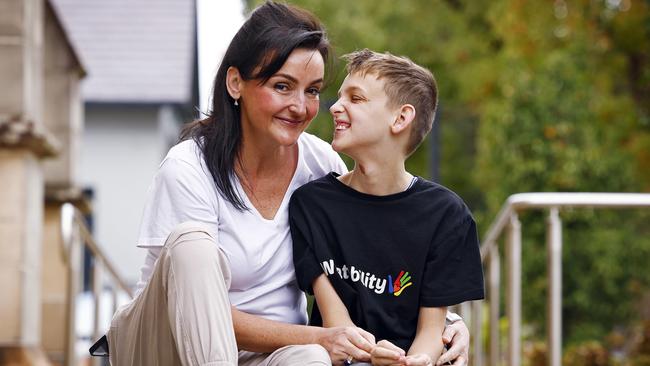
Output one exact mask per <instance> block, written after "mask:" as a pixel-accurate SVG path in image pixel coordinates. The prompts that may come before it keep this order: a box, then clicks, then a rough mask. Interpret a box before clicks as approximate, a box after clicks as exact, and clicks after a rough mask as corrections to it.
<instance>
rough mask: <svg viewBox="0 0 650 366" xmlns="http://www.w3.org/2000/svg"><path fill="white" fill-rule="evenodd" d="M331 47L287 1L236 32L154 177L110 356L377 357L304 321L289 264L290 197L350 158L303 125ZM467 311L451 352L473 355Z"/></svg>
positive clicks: (240, 360) (361, 341)
mask: <svg viewBox="0 0 650 366" xmlns="http://www.w3.org/2000/svg"><path fill="white" fill-rule="evenodd" d="M329 54H330V46H329V43H328V40H327V38H326V36H325V32H324V30H323V28H322V26H321V25H320V23H319V21H318V20H317V19H316V18H315V17H314V16H313V15H311V14H310V13H308V12H306V11H304V10H302V9H298V8H295V7H291V6H288V5H283V4H277V3H272V2H268V3H266V4H264V5H262V6H260V7H259V8H257V9H256V10H255V11H254V12H253V13H252V14H251V16H250V18H249V19H248V20H247V21H246V23H244V25H243V26H242V27H241V29H240V30H239V31H238V32H237V34H236V35H235V37H234V38H233V40H232V42H231V44H230V46H229V47H228V50H227V51H226V54H225V56H224V59H223V61H222V64H221V66H220V68H219V71H218V72H217V76H216V79H215V83H214V94H213V98H212V103H213V104H212V111H211V114H210V116H209V117H208V118H206V119H204V120H202V121H198V122H196V123H194V124H191V125H189V126H188V127H187V128H186V129H185V130H184V132H183V136H182V137H183V139H184V141H183V142H181V143H179V144H178V145H176V146H174V147H173V148H172V149H171V150H170V151H169V153H168V155H167V157H166V158H165V159H164V160H163V162H162V163H161V165H160V168H159V171H158V173H157V174H156V177H155V179H154V182H153V185H152V187H151V189H150V192H149V197H148V200H147V204H146V206H145V210H144V214H143V220H142V226H141V231H140V237H139V239H138V246H140V247H144V248H148V249H149V250H148V254H147V259H146V262H145V265H144V266H143V269H142V277H141V278H142V280H141V281H140V283H139V292H138V295H137V296H136V298H135V299H134V300H133V301H132V302H131V303H130V304H129V305H127V306H125V307H124V308H122V309H120V310H119V311H118V312H117V314H116V315H115V317H114V318H113V322H112V324H111V329H110V331H109V333H108V341H109V347H110V355H111V356H110V357H111V363H112V364H113V365H119V366H123V365H178V364H183V365H236V364H240V365H258V364H263V365H286V364H296V365H305V364H313V365H327V364H330V359H331V362H332V363H334V364H341V363H342V362H343V361H344V360H347V359H351V358H354V359H357V360H367V359H369V352H370V351H371V350H372V347H373V346H374V338H373V336H372V335H371V334H369V333H367V332H365V331H364V330H362V329H359V328H356V327H341V328H319V327H310V326H306V325H304V324H306V322H307V314H306V311H305V307H306V304H305V297H304V295H303V294H302V293H301V292H300V291H299V289H298V287H297V284H296V280H295V273H294V269H293V264H292V252H291V238H290V234H289V227H288V219H287V204H288V198H289V196H290V195H291V193H292V192H293V191H294V190H295V189H296V188H297V187H299V186H300V185H302V184H304V183H306V182H308V181H310V180H312V179H315V178H318V177H320V176H322V175H324V174H327V173H328V172H330V171H337V172H343V171H345V166H344V164H343V162H342V161H341V159H340V158H339V157H338V155H337V154H336V153H334V151H333V150H332V149H331V148H330V146H329V145H328V144H327V143H325V142H323V141H322V140H320V139H318V138H316V137H314V136H312V135H309V134H306V133H303V131H304V130H305V129H306V128H307V126H308V125H309V123H310V122H311V121H312V119H313V118H314V117H315V116H316V113H317V112H318V106H319V93H320V89H321V88H322V86H323V82H324V70H325V64H326V61H327V60H328V56H329ZM457 323H459V322H456V323H454V325H453V326H452V327H448V328H450V329H449V335H448V338H450V337H452V336H454V334H456V336H455V338H456V339H454V342H453V343H454V347H453V348H452V349H454V348H455V349H456V350H455V351H453V352H450V354H449V355H448V356H449V357H450V358H456V357H455V355H458V354H463V355H465V357H466V353H467V348H468V344H469V337H468V334H467V328H466V327H465V326H464V324H462V322H460V324H457ZM238 349H240V350H242V351H239V352H238ZM465 360H466V358H465V359H463V358H462V357H460V358H458V359H457V364H459V365H461V364H464V363H465V362H466V361H465Z"/></svg>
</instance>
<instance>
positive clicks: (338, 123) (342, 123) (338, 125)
mask: <svg viewBox="0 0 650 366" xmlns="http://www.w3.org/2000/svg"><path fill="white" fill-rule="evenodd" d="M334 123H335V124H336V126H335V128H334V129H335V130H336V131H342V130H347V129H348V128H350V123H349V122H345V121H340V120H334Z"/></svg>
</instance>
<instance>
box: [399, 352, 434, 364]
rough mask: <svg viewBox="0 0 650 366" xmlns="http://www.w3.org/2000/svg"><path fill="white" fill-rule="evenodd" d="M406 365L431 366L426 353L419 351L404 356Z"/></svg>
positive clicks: (429, 358) (431, 362)
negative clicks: (415, 353) (418, 352)
mask: <svg viewBox="0 0 650 366" xmlns="http://www.w3.org/2000/svg"><path fill="white" fill-rule="evenodd" d="M405 365H406V366H433V361H432V360H431V357H430V356H429V355H427V354H424V353H420V354H417V355H409V356H406V364H405Z"/></svg>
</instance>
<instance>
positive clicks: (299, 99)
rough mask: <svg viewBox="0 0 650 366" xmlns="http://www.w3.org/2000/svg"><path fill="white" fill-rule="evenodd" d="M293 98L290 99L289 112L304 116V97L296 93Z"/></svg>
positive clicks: (305, 106) (305, 107)
mask: <svg viewBox="0 0 650 366" xmlns="http://www.w3.org/2000/svg"><path fill="white" fill-rule="evenodd" d="M297 94H298V95H295V96H294V97H293V98H291V104H290V105H289V111H290V112H291V113H295V114H300V115H302V114H305V113H306V112H307V103H306V101H305V96H304V95H302V93H297Z"/></svg>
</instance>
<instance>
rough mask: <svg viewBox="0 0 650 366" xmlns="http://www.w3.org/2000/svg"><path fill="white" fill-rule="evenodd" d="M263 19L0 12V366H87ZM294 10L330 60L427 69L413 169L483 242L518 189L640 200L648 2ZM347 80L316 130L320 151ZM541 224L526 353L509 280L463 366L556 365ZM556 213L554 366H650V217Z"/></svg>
mask: <svg viewBox="0 0 650 366" xmlns="http://www.w3.org/2000/svg"><path fill="white" fill-rule="evenodd" d="M259 3H260V2H258V1H244V2H241V1H239V0H222V1H214V0H196V1H189V0H164V1H162V0H161V1H152V0H130V1H127V0H111V1H99V0H0V187H1V189H0V286H1V287H0V288H1V289H2V294H1V295H0V324H2V325H0V364H9V363H8V362H9V361H7V360H14V361H15V360H21V361H20V362H23V363H25V364H33V363H35V362H36V361H30V360H40V361H39V362H42V363H43V364H51V363H55V364H67V365H73V364H80V363H86V362H89V360H88V359H87V358H86V357H85V354H86V350H87V347H88V346H89V344H90V343H91V340H94V339H96V338H97V336H99V335H101V334H103V333H104V332H105V331H106V329H107V326H108V323H109V320H110V315H111V314H112V311H113V309H114V307H115V306H116V305H118V304H120V303H124V302H126V301H128V298H129V295H128V292H129V290H130V289H131V288H132V287H133V286H134V285H135V283H136V282H137V280H138V278H139V268H140V265H141V264H142V262H143V258H144V254H145V252H144V250H142V249H137V248H136V247H135V241H136V238H137V234H138V227H139V223H140V215H141V213H142V208H143V203H144V198H145V194H146V192H147V187H148V186H149V183H150V182H151V179H152V177H153V175H154V174H155V171H156V169H157V166H158V164H159V162H160V161H161V160H162V158H163V157H164V155H165V154H166V152H167V150H168V149H169V147H171V146H172V145H173V144H175V143H176V142H177V139H178V131H179V129H180V127H181V126H182V124H183V123H185V122H188V121H191V120H193V119H194V118H197V117H199V116H200V114H201V113H202V112H205V111H206V110H207V105H208V103H209V94H210V90H211V88H212V85H211V82H212V78H213V77H214V74H215V71H216V68H217V67H218V63H219V61H220V57H221V55H222V54H223V51H224V50H225V48H226V47H227V45H228V43H229V41H230V39H231V37H232V35H233V34H234V32H235V31H236V30H237V28H238V27H239V26H240V25H241V23H242V22H243V19H244V17H245V15H246V14H247V13H248V12H249V11H250V9H252V8H254V7H255V6H256V5H257V4H259ZM289 3H292V4H295V5H298V6H301V7H303V8H305V9H308V10H310V11H312V12H313V13H315V14H316V15H317V16H318V17H319V18H320V19H321V20H322V21H323V23H324V24H325V26H326V27H327V29H328V32H329V37H330V39H331V41H332V43H333V45H334V47H335V50H336V56H341V55H343V54H345V53H347V52H350V51H353V50H355V49H359V48H364V47H367V48H371V49H373V50H376V51H390V52H391V53H394V54H398V55H405V56H408V57H410V58H411V59H412V60H413V61H415V62H417V63H419V64H421V65H423V66H426V67H427V68H429V69H430V70H431V71H432V72H433V73H434V75H435V77H436V79H437V82H438V87H439V97H440V106H439V109H438V114H437V116H436V122H435V124H434V129H433V131H432V134H431V136H430V137H429V138H428V139H427V140H426V141H425V142H424V143H423V145H422V146H421V147H420V149H419V150H418V151H417V152H416V153H415V154H414V155H413V156H412V157H411V158H410V159H409V161H408V169H409V171H411V172H413V173H415V174H418V175H420V176H423V177H426V178H429V179H433V180H435V181H438V182H439V183H441V184H443V185H445V186H447V187H449V188H451V189H452V190H454V191H456V192H457V193H458V194H459V195H460V196H461V197H462V198H463V199H464V200H465V201H466V202H467V204H468V205H469V206H470V208H471V209H472V211H473V213H474V215H475V217H476V219H477V222H478V224H479V232H480V233H481V236H482V237H483V236H485V234H486V233H487V232H488V230H489V228H490V227H491V224H492V223H493V222H494V220H495V218H496V217H497V215H498V213H499V211H500V209H501V208H502V207H503V206H504V202H506V199H507V198H508V197H509V196H510V195H512V194H515V193H520V192H621V193H632V192H641V193H643V192H645V193H648V192H650V1H648V0H618V1H617V0H576V1H559V0H558V1H521V0H493V1H460V0H438V1H431V0H427V1H425V0H404V1H387V0H373V1H370V0H367V1H366V0H357V1H343V0H340V1H338V0H337V1H335V0H327V1H325V0H295V1H289ZM343 66H344V65H343V62H341V61H338V60H335V61H334V63H333V65H332V69H331V70H330V73H329V77H330V85H329V87H328V88H327V89H326V90H325V92H324V94H323V95H322V96H321V103H322V105H321V112H320V114H319V115H318V117H317V118H316V119H315V120H314V122H313V123H312V125H311V127H310V129H309V130H310V132H312V133H315V134H317V135H319V136H320V137H321V138H323V139H324V140H326V141H329V140H330V139H331V134H332V129H333V128H332V127H333V126H332V121H331V118H330V116H329V113H328V112H327V108H328V107H329V105H331V104H332V103H333V102H334V101H335V98H336V92H337V89H338V86H339V85H340V83H341V81H342V79H343V78H344V77H345V72H344V70H343ZM66 204H70V205H66ZM546 214H547V212H546V211H544V210H527V211H522V212H520V213H519V215H518V220H519V221H518V222H519V224H520V226H521V228H522V229H521V232H520V235H521V257H520V258H521V259H520V260H518V261H519V262H520V265H521V277H520V281H521V286H520V287H521V293H520V298H521V301H520V303H521V305H522V308H521V327H520V328H521V333H520V337H521V343H520V347H518V349H520V352H519V355H520V357H519V358H515V359H513V358H512V356H511V355H512V352H511V351H510V348H512V343H511V342H510V336H511V333H510V332H511V331H510V329H511V328H512V326H511V325H512V324H511V321H510V320H509V319H512V317H511V316H510V315H512V313H511V310H509V308H508V306H507V305H506V304H508V303H509V302H508V301H509V299H510V298H511V297H512V296H511V295H510V292H509V290H508V289H507V288H506V286H505V285H504V286H501V287H500V289H499V291H497V292H496V293H494V292H492V293H491V294H489V300H490V302H492V303H495V304H497V309H498V313H497V314H496V315H497V318H498V322H496V324H493V323H495V322H488V321H487V320H488V318H489V316H488V313H489V312H490V310H489V309H488V306H487V302H485V304H484V305H482V306H481V309H482V310H481V311H480V314H481V315H484V316H482V320H479V319H481V318H479V317H478V316H477V315H476V314H475V315H471V314H469V312H463V316H464V317H466V319H467V320H468V323H470V322H472V321H473V322H474V325H475V326H474V327H473V328H478V329H479V330H481V329H482V330H483V331H482V332H481V333H480V334H481V335H480V337H479V339H473V340H472V342H473V343H472V348H473V360H472V362H473V363H472V364H479V363H480V362H482V364H487V365H491V364H509V365H518V364H522V365H531V366H532V365H547V364H553V363H552V362H553V361H552V360H551V358H552V357H549V354H553V352H552V351H549V338H547V334H548V333H549V325H548V324H549V323H548V320H549V312H548V310H547V309H548V306H547V303H548V301H549V295H548V293H549V292H548V291H549V280H548V278H549V277H548V275H547V273H548V272H549V268H550V266H549V264H548V262H547V259H548V258H549V256H548V255H547V245H548V240H547V237H548V234H547V218H546ZM561 219H562V232H561V239H562V242H563V246H562V250H561V256H562V257H561V258H562V263H563V266H562V272H561V278H562V286H561V299H562V300H561V314H562V322H561V345H562V354H561V357H562V361H561V362H562V364H564V365H650V269H649V267H650V266H649V265H650V225H648V223H649V222H650V210H648V209H647V208H645V209H643V208H628V209H616V210H612V209H595V208H566V209H562V210H561ZM82 225H83V227H82ZM84 228H87V230H86V229H84ZM495 245H496V246H497V247H498V248H500V250H501V252H504V256H506V255H509V254H508V253H509V251H508V248H510V246H509V245H510V244H509V242H508V241H507V240H504V241H503V242H500V241H497V242H496V243H495ZM515 258H518V257H515ZM496 271H497V272H498V273H499V276H500V277H502V278H504V279H505V278H506V277H507V276H508V274H509V273H510V268H509V267H508V265H507V264H506V263H505V262H504V263H503V264H501V266H500V268H497V269H496ZM487 274H488V272H487V267H486V275H487ZM116 278H118V279H116ZM486 279H487V277H486ZM503 282H504V283H505V280H504V281H503ZM95 305H101V306H95ZM99 309H101V310H99ZM459 311H460V310H459ZM483 313H485V314H483ZM476 324H478V326H476ZM494 329H496V331H495V330H494ZM476 334H478V333H476ZM495 337H498V338H499V342H496V343H495V342H494V339H495ZM495 344H496V346H494V345H495ZM495 347H496V348H495ZM488 353H489V354H490V357H482V355H483V354H488ZM495 353H496V354H497V355H496V356H492V355H493V354H495ZM481 358H483V360H482V361H481ZM477 360H478V362H479V363H475V362H477ZM16 362H18V361H16ZM95 362H97V361H95Z"/></svg>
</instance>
